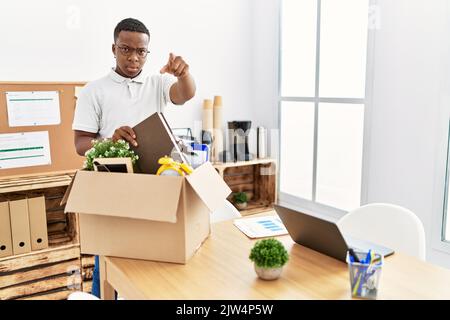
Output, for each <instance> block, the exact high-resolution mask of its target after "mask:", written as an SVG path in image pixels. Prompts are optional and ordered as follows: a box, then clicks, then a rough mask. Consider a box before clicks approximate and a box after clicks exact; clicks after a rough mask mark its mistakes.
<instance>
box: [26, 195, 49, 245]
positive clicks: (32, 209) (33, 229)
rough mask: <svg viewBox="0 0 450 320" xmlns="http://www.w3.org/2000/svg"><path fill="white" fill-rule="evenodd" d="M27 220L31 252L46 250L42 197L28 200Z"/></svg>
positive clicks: (45, 219)
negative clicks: (28, 220) (28, 222)
mask: <svg viewBox="0 0 450 320" xmlns="http://www.w3.org/2000/svg"><path fill="white" fill-rule="evenodd" d="M28 218H29V219H30V238H31V239H30V240H31V250H32V251H35V250H42V249H46V248H48V234H47V212H46V210H45V197H44V196H42V197H36V198H29V199H28Z"/></svg>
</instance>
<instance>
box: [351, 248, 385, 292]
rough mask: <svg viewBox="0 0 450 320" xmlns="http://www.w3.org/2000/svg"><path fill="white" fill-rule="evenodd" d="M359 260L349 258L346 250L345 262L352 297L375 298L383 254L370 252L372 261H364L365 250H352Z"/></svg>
mask: <svg viewBox="0 0 450 320" xmlns="http://www.w3.org/2000/svg"><path fill="white" fill-rule="evenodd" d="M354 253H355V255H356V256H357V257H358V260H359V261H360V262H355V261H353V260H352V259H350V253H349V252H347V258H346V261H347V264H348V271H349V275H350V290H351V295H352V297H353V298H362V299H376V298H377V294H378V288H379V282H380V276H381V269H382V266H383V262H384V261H383V256H382V255H380V254H378V253H372V259H371V260H372V261H371V262H370V261H368V262H367V263H365V259H366V257H367V254H368V253H367V252H361V251H354Z"/></svg>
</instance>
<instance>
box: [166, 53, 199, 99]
mask: <svg viewBox="0 0 450 320" xmlns="http://www.w3.org/2000/svg"><path fill="white" fill-rule="evenodd" d="M159 72H160V73H161V74H163V73H169V74H171V75H174V76H175V77H177V78H178V81H177V82H176V83H174V84H173V85H172V86H171V87H170V92H169V95H170V100H171V101H172V103H174V104H178V105H181V104H184V103H185V102H186V101H188V100H190V99H192V98H193V97H194V95H195V90H196V88H195V82H194V79H193V78H192V76H191V74H190V73H189V65H188V64H187V63H186V62H185V61H184V60H183V58H181V57H180V56H175V55H174V54H173V53H171V54H170V55H169V61H168V62H167V64H166V65H165V66H164V67H162V68H161V70H160V71H159Z"/></svg>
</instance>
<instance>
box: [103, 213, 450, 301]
mask: <svg viewBox="0 0 450 320" xmlns="http://www.w3.org/2000/svg"><path fill="white" fill-rule="evenodd" d="M278 239H279V240H280V241H282V242H283V244H284V245H285V247H286V249H287V250H288V252H289V257H290V260H289V261H288V263H287V264H286V265H285V266H284V269H283V273H282V275H281V278H279V279H278V280H275V281H264V280H260V279H258V278H257V276H256V273H255V271H254V270H253V264H252V262H251V261H250V260H249V259H248V255H249V253H250V249H251V248H252V246H253V244H254V242H255V240H250V239H248V238H247V237H246V236H245V235H244V234H243V233H241V231H239V230H238V229H237V228H236V227H235V226H234V225H233V224H232V221H225V222H221V223H217V224H215V225H212V230H211V236H210V237H209V238H208V239H207V240H206V241H205V243H204V244H203V245H202V247H201V248H200V249H199V250H198V252H197V253H196V254H195V255H194V257H192V259H191V260H190V261H189V262H188V264H186V265H180V264H173V263H162V262H152V261H142V260H131V259H122V258H112V257H105V258H103V257H102V259H101V268H100V272H101V280H106V281H101V283H102V295H104V298H105V299H111V298H113V297H114V289H115V290H116V291H118V292H119V293H120V295H121V296H123V297H124V298H125V299H187V300H188V299H350V284H349V275H348V269H347V265H346V264H345V263H343V262H340V261H338V260H335V259H333V258H330V257H328V256H325V255H322V254H320V253H318V252H315V251H313V250H310V249H308V248H305V247H303V246H300V245H297V244H294V243H293V241H292V240H291V238H290V237H289V236H282V237H278ZM449 283H450V270H447V269H444V268H441V267H438V266H434V265H432V264H429V263H426V262H422V261H419V260H418V259H416V258H413V257H409V256H407V255H403V254H400V253H395V254H394V255H393V256H390V257H388V258H386V260H385V264H384V266H383V270H382V274H381V281H380V287H379V295H378V299H450V286H449ZM113 288H114V289H113Z"/></svg>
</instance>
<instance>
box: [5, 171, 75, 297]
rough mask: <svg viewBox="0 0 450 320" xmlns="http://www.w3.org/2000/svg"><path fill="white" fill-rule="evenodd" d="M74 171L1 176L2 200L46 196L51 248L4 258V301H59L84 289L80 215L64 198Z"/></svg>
mask: <svg viewBox="0 0 450 320" xmlns="http://www.w3.org/2000/svg"><path fill="white" fill-rule="evenodd" d="M73 174H74V172H73V171H72V172H69V171H65V172H57V173H54V174H47V175H42V174H40V175H27V176H26V177H8V178H1V179H0V201H9V200H19V199H25V198H31V197H37V196H44V197H45V205H46V216H47V232H48V240H49V241H48V242H49V247H48V248H47V249H44V250H38V251H31V252H28V253H25V254H21V255H14V256H9V257H4V258H0V300H5V299H6V300H9V299H17V300H59V299H66V298H67V296H68V295H69V294H70V293H71V292H73V291H80V290H82V289H83V269H82V261H81V254H80V244H79V233H78V217H77V214H75V213H67V214H66V213H64V206H62V205H61V204H60V203H61V200H62V198H63V196H64V194H65V192H66V189H67V187H68V185H69V184H70V182H71V180H72V177H73Z"/></svg>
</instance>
